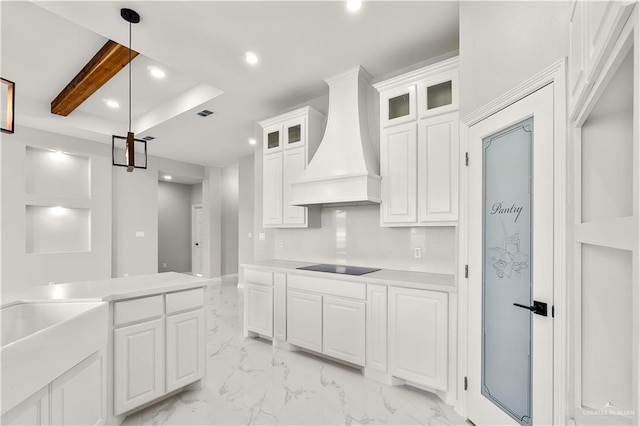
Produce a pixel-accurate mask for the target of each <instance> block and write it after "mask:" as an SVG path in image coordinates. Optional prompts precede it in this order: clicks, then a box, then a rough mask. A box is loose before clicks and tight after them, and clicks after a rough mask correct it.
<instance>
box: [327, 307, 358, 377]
mask: <svg viewBox="0 0 640 426" xmlns="http://www.w3.org/2000/svg"><path fill="white" fill-rule="evenodd" d="M365 306H366V305H365V303H364V302H356V301H352V300H343V299H336V298H333V297H326V296H325V297H323V300H322V325H323V327H322V353H323V354H325V355H329V356H332V357H335V358H339V359H342V360H344V361H347V362H351V363H353V364H357V365H362V366H364V364H365V334H366V325H365V312H366V308H365Z"/></svg>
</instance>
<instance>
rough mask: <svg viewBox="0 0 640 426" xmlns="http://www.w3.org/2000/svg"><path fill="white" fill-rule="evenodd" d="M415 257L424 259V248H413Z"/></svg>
mask: <svg viewBox="0 0 640 426" xmlns="http://www.w3.org/2000/svg"><path fill="white" fill-rule="evenodd" d="M413 257H414V259H421V258H422V247H414V248H413Z"/></svg>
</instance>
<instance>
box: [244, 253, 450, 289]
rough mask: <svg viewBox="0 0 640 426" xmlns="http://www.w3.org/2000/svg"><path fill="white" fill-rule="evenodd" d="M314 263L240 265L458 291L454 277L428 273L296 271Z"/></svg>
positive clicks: (375, 282)
mask: <svg viewBox="0 0 640 426" xmlns="http://www.w3.org/2000/svg"><path fill="white" fill-rule="evenodd" d="M310 265H314V263H308V262H294V261H289V260H268V261H262V262H254V263H250V264H242V265H240V266H241V267H243V268H250V269H262V270H268V271H273V272H283V273H286V274H292V273H294V274H296V275H308V276H313V277H318V278H330V279H337V280H343V281H354V282H362V283H368V284H382V285H395V286H398V287H409V288H417V289H425V290H437V291H446V292H448V293H455V292H457V291H458V289H457V286H456V280H455V275H453V274H434V273H430V272H414V271H398V270H394V269H381V270H379V271H377V272H371V273H369V274H365V275H345V274H332V273H328V272H316V271H307V270H300V269H296V268H299V267H301V266H310Z"/></svg>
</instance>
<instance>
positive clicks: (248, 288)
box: [245, 283, 273, 337]
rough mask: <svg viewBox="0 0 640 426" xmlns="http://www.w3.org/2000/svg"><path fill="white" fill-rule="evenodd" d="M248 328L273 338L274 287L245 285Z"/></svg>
mask: <svg viewBox="0 0 640 426" xmlns="http://www.w3.org/2000/svg"><path fill="white" fill-rule="evenodd" d="M245 292H246V297H245V301H246V303H245V309H246V328H247V330H248V331H251V332H253V333H257V334H260V335H262V336H265V337H273V287H268V286H264V285H255V284H249V283H247V284H246V285H245Z"/></svg>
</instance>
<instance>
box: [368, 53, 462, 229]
mask: <svg viewBox="0 0 640 426" xmlns="http://www.w3.org/2000/svg"><path fill="white" fill-rule="evenodd" d="M374 87H375V88H376V89H378V91H379V92H380V111H381V116H380V123H381V128H380V175H381V177H382V203H381V207H380V225H381V226H454V225H456V223H457V220H458V164H459V162H460V157H459V135H458V125H459V123H458V113H457V109H458V58H457V57H456V58H452V59H448V60H445V61H442V62H439V63H437V64H434V65H430V66H428V67H424V68H421V69H419V70H416V71H412V72H410V73H407V74H403V75H400V76H398V77H394V78H392V79H390V80H386V81H383V82H380V83H378V84H376V85H375V86H374ZM409 88H414V89H415V88H417V98H418V99H417V101H415V100H412V99H414V98H415V95H414V92H415V90H413V89H412V90H409ZM405 92H406V93H408V95H407V96H408V97H407V102H406V106H404V107H402V108H401V110H402V111H403V112H402V114H403V115H398V116H397V117H395V113H394V114H391V115H389V114H390V112H389V111H391V110H393V108H396V107H394V106H393V102H399V100H398V99H399V98H398V99H396V98H397V96H399V95H398V94H399V93H405ZM398 108H400V107H398ZM412 108H413V110H412ZM406 111H409V112H408V113H406V114H405V112H406ZM411 111H413V112H411ZM397 114H400V113H397ZM393 117H395V118H393Z"/></svg>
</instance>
